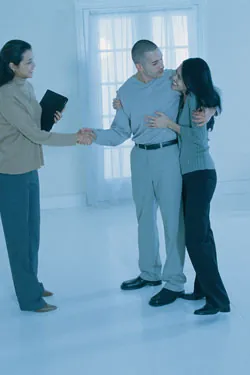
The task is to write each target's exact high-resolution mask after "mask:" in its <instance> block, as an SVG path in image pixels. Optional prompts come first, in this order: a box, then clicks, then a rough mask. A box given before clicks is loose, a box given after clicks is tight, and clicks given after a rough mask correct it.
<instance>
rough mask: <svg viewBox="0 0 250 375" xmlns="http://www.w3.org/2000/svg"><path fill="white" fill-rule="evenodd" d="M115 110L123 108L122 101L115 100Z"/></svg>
mask: <svg viewBox="0 0 250 375" xmlns="http://www.w3.org/2000/svg"><path fill="white" fill-rule="evenodd" d="M112 104H113V108H114V109H115V110H116V111H117V110H118V109H120V108H122V103H121V101H120V99H117V98H115V99H113V103H112Z"/></svg>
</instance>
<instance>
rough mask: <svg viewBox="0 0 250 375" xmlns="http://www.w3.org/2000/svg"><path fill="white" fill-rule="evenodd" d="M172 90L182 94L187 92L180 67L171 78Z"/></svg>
mask: <svg viewBox="0 0 250 375" xmlns="http://www.w3.org/2000/svg"><path fill="white" fill-rule="evenodd" d="M172 89H173V90H176V91H181V92H183V93H185V92H186V91H187V88H186V86H185V84H184V82H183V79H182V65H180V66H179V67H178V68H177V70H176V73H175V75H174V76H173V77H172Z"/></svg>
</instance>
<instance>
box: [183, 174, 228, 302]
mask: <svg viewBox="0 0 250 375" xmlns="http://www.w3.org/2000/svg"><path fill="white" fill-rule="evenodd" d="M216 182H217V176H216V172H215V170H209V169H207V170H198V171H195V172H191V173H187V174H184V175H183V201H184V221H185V232H186V246H187V251H188V254H189V257H190V260H191V262H192V264H193V266H194V269H195V272H196V280H195V287H194V292H195V293H197V294H202V295H205V297H206V300H207V302H208V303H209V304H211V305H213V306H215V307H221V308H223V307H227V306H228V305H229V304H230V301H229V298H228V295H227V292H226V289H225V287H224V284H223V282H222V279H221V276H220V273H219V269H218V262H217V254H216V246H215V242H214V236H213V232H212V229H211V226H210V219H209V214H210V202H211V200H212V197H213V194H214V191H215V187H216Z"/></svg>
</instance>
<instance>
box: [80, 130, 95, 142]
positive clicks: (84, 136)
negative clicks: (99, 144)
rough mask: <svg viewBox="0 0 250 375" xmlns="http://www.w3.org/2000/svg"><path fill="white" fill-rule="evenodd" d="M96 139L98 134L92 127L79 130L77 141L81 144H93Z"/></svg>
mask: <svg viewBox="0 0 250 375" xmlns="http://www.w3.org/2000/svg"><path fill="white" fill-rule="evenodd" d="M95 139H96V135H95V133H94V132H93V130H92V129H88V128H83V129H80V130H79V131H78V132H77V141H76V143H78V144H80V145H91V144H92V143H93V141H94V140H95Z"/></svg>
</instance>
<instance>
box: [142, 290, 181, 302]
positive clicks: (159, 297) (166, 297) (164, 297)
mask: <svg viewBox="0 0 250 375" xmlns="http://www.w3.org/2000/svg"><path fill="white" fill-rule="evenodd" d="M183 294H184V291H182V292H174V291H173V290H169V289H166V288H162V290H161V291H160V292H159V293H157V294H156V295H155V296H153V297H152V298H151V300H150V301H149V304H150V306H164V305H169V304H170V303H172V302H174V301H175V300H176V299H177V298H179V297H181V296H182V295H183Z"/></svg>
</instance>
